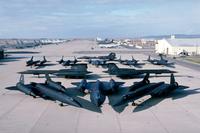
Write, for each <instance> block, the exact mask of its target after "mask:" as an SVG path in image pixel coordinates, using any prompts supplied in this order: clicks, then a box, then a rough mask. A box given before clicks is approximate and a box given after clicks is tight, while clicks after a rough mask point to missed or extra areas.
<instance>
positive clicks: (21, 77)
mask: <svg viewBox="0 0 200 133" xmlns="http://www.w3.org/2000/svg"><path fill="white" fill-rule="evenodd" d="M19 82H20V83H22V84H24V75H23V74H21V76H20V78H19Z"/></svg>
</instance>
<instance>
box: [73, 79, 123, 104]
mask: <svg viewBox="0 0 200 133" xmlns="http://www.w3.org/2000/svg"><path fill="white" fill-rule="evenodd" d="M72 84H73V85H76V86H77V88H78V89H79V90H80V91H81V92H83V93H84V92H85V90H86V89H87V90H88V91H89V92H90V100H91V102H92V103H94V104H95V105H96V106H100V105H101V104H103V102H104V101H105V98H106V95H109V94H112V93H115V92H116V91H117V90H118V88H119V86H120V85H122V84H124V82H116V81H114V80H113V79H110V81H109V82H106V81H99V80H97V81H95V82H87V81H86V80H85V79H83V80H82V81H81V82H74V83H72Z"/></svg>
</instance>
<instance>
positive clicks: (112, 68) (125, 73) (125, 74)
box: [104, 63, 175, 78]
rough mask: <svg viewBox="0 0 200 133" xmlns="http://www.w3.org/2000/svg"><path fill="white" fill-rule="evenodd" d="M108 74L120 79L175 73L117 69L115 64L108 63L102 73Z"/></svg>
mask: <svg viewBox="0 0 200 133" xmlns="http://www.w3.org/2000/svg"><path fill="white" fill-rule="evenodd" d="M104 72H106V73H109V74H110V75H116V76H117V77H121V78H132V77H136V76H138V75H142V74H146V73H149V74H151V73H152V74H163V73H175V71H171V70H168V69H141V70H137V69H133V68H118V67H117V65H116V64H114V63H109V64H108V70H107V71H104Z"/></svg>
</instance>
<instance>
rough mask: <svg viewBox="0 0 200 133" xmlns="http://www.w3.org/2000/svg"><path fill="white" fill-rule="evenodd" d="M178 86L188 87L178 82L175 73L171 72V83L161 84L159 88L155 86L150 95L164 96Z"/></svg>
mask: <svg viewBox="0 0 200 133" xmlns="http://www.w3.org/2000/svg"><path fill="white" fill-rule="evenodd" d="M178 88H181V89H185V88H188V87H187V86H180V85H178V83H177V82H176V81H175V78H174V75H173V74H171V78H170V84H163V85H161V86H158V87H157V88H155V89H154V90H152V91H151V92H150V95H151V96H152V97H162V96H166V95H168V94H170V93H171V92H173V91H174V90H176V89H178Z"/></svg>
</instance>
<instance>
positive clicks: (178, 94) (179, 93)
mask: <svg viewBox="0 0 200 133" xmlns="http://www.w3.org/2000/svg"><path fill="white" fill-rule="evenodd" d="M198 90H200V88H197V89H193V90H187V89H177V90H176V91H174V92H173V93H171V94H170V95H168V96H167V97H161V98H149V99H148V100H146V101H144V102H142V103H141V104H140V106H136V107H135V108H134V110H133V112H139V111H143V110H146V109H149V108H151V107H153V106H155V105H157V104H159V103H160V102H162V101H163V100H164V99H166V98H171V99H172V100H177V99H180V98H184V97H186V96H188V95H194V94H199V93H200V91H198Z"/></svg>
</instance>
